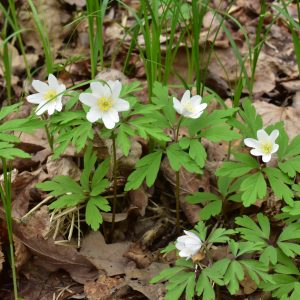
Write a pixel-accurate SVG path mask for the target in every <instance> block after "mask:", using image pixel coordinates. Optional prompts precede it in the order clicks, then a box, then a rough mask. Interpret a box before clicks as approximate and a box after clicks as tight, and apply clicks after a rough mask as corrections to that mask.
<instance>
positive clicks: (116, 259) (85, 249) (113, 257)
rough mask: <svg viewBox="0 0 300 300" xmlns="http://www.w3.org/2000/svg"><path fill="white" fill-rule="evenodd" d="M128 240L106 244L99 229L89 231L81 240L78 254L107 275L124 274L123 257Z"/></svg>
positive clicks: (124, 260) (125, 260) (124, 261)
mask: <svg viewBox="0 0 300 300" xmlns="http://www.w3.org/2000/svg"><path fill="white" fill-rule="evenodd" d="M129 245H130V243H129V242H123V243H114V244H106V243H105V240H104V237H103V235H102V234H101V233H100V232H99V231H93V232H90V233H89V234H88V235H87V236H86V237H85V238H84V240H83V241H82V246H81V249H80V252H79V253H80V254H81V255H83V256H84V257H86V258H87V259H88V260H90V261H91V262H92V263H93V264H94V266H96V267H97V269H98V270H102V271H104V272H106V274H107V275H108V276H115V275H121V274H124V270H125V266H126V264H127V259H126V258H125V257H123V253H125V252H126V251H127V249H128V246H129Z"/></svg>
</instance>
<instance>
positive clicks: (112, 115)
mask: <svg viewBox="0 0 300 300" xmlns="http://www.w3.org/2000/svg"><path fill="white" fill-rule="evenodd" d="M121 89H122V84H121V82H120V81H119V80H117V81H112V80H109V81H107V84H102V83H100V82H92V83H91V90H92V93H82V94H80V95H79V100H80V101H81V102H82V103H83V104H85V105H87V106H89V107H90V108H91V109H90V111H89V112H88V113H87V115H86V118H87V119H88V120H89V121H90V122H92V123H93V122H96V121H97V120H102V121H103V123H104V126H105V127H106V128H108V129H112V128H114V127H115V125H116V123H117V122H119V113H118V112H119V111H126V110H129V103H128V102H127V101H125V100H123V99H121V98H119V96H120V92H121Z"/></svg>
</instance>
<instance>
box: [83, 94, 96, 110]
mask: <svg viewBox="0 0 300 300" xmlns="http://www.w3.org/2000/svg"><path fill="white" fill-rule="evenodd" d="M79 100H80V102H82V103H83V104H85V105H87V106H89V107H92V106H95V105H97V98H95V96H94V95H93V94H90V93H81V94H80V95H79Z"/></svg>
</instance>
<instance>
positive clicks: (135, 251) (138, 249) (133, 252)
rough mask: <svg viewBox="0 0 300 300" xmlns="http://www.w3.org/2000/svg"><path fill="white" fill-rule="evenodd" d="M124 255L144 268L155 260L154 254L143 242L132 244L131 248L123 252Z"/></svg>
mask: <svg viewBox="0 0 300 300" xmlns="http://www.w3.org/2000/svg"><path fill="white" fill-rule="evenodd" d="M123 256H124V257H126V258H128V259H129V260H132V261H134V262H135V264H136V266H137V267H138V268H139V269H144V268H146V267H148V266H150V265H151V263H152V262H153V259H154V257H153V254H152V253H151V252H150V251H149V250H147V249H146V247H145V246H143V245H142V243H139V242H138V243H135V244H132V245H130V247H129V249H128V250H127V251H126V252H125V253H124V254H123Z"/></svg>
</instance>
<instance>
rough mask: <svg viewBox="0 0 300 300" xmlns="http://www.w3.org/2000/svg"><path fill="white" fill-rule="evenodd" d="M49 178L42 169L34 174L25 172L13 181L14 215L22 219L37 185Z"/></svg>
mask: <svg viewBox="0 0 300 300" xmlns="http://www.w3.org/2000/svg"><path fill="white" fill-rule="evenodd" d="M48 178H49V175H48V174H46V173H45V172H44V171H43V169H42V168H40V169H37V170H36V171H34V172H28V171H24V172H22V173H20V174H18V176H16V177H15V179H13V180H12V199H13V203H12V215H13V216H14V217H15V218H21V217H22V216H23V215H24V214H25V213H27V211H28V206H29V202H30V200H31V199H32V196H33V193H34V191H35V185H36V184H37V183H39V182H42V181H44V180H46V179H48Z"/></svg>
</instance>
